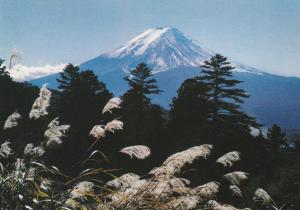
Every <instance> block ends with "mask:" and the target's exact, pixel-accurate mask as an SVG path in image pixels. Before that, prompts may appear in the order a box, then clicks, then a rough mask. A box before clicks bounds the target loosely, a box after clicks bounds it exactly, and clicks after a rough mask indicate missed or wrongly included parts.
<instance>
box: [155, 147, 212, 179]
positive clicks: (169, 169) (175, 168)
mask: <svg viewBox="0 0 300 210" xmlns="http://www.w3.org/2000/svg"><path fill="white" fill-rule="evenodd" d="M212 148H213V146H212V145H210V144H203V145H201V146H194V147H191V148H189V149H187V150H184V151H182V152H178V153H175V154H173V155H171V156H169V157H168V158H167V159H166V160H165V162H163V164H162V166H160V167H158V168H155V169H153V170H151V171H150V172H149V174H153V175H155V176H159V175H167V176H169V175H175V174H178V173H180V172H181V170H182V168H183V167H184V166H185V165H187V164H192V163H193V161H194V160H195V159H198V158H200V157H203V158H207V156H209V155H210V153H211V149H212Z"/></svg>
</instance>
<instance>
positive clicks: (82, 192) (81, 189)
mask: <svg viewBox="0 0 300 210" xmlns="http://www.w3.org/2000/svg"><path fill="white" fill-rule="evenodd" d="M94 186H95V185H94V183H92V182H88V181H83V182H80V183H78V184H77V185H76V186H75V187H74V188H73V189H72V191H71V193H70V197H71V198H82V197H86V194H93V193H94V190H93V187H94Z"/></svg>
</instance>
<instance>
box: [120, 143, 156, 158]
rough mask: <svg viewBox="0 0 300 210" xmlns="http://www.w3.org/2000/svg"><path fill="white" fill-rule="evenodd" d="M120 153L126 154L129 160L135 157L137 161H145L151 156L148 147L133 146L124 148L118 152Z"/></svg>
mask: <svg viewBox="0 0 300 210" xmlns="http://www.w3.org/2000/svg"><path fill="white" fill-rule="evenodd" d="M120 152H121V153H124V154H127V155H129V156H130V158H133V156H134V157H136V158H138V159H145V158H146V157H148V156H149V155H150V154H151V150H150V148H149V147H147V146H145V145H135V146H129V147H125V148H123V149H121V150H120Z"/></svg>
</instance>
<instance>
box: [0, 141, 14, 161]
mask: <svg viewBox="0 0 300 210" xmlns="http://www.w3.org/2000/svg"><path fill="white" fill-rule="evenodd" d="M9 145H10V142H9V141H6V142H4V143H3V144H1V147H0V156H2V157H4V158H7V157H9V156H10V155H12V154H13V152H12V149H11V148H10V146H9Z"/></svg>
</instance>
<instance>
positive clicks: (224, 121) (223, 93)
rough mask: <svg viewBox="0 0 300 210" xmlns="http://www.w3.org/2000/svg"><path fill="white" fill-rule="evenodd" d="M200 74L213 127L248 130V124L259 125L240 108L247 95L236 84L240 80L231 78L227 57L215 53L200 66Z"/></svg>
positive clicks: (231, 68) (199, 78)
mask: <svg viewBox="0 0 300 210" xmlns="http://www.w3.org/2000/svg"><path fill="white" fill-rule="evenodd" d="M201 68H202V75H201V76H199V77H198V80H199V81H202V82H203V83H205V84H206V85H207V86H208V88H209V93H208V94H209V101H210V102H211V107H212V112H211V115H210V120H211V122H212V125H213V127H214V129H217V130H220V129H221V128H224V126H225V127H226V126H230V127H231V129H233V128H238V129H239V130H244V131H247V132H250V126H253V127H259V125H258V124H257V122H256V120H255V119H254V118H252V117H250V116H248V115H247V114H246V113H244V112H242V111H241V110H240V104H241V103H243V102H244V101H243V99H244V98H247V97H249V96H248V95H247V93H246V91H244V90H243V89H240V88H237V87H236V86H237V85H238V84H239V83H241V81H239V80H236V79H233V78H232V77H233V74H232V70H233V69H234V67H232V66H231V65H230V63H229V62H228V61H227V58H226V57H224V56H222V55H220V54H216V55H215V56H213V57H212V58H211V59H210V60H209V61H205V62H204V65H202V66H201Z"/></svg>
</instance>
